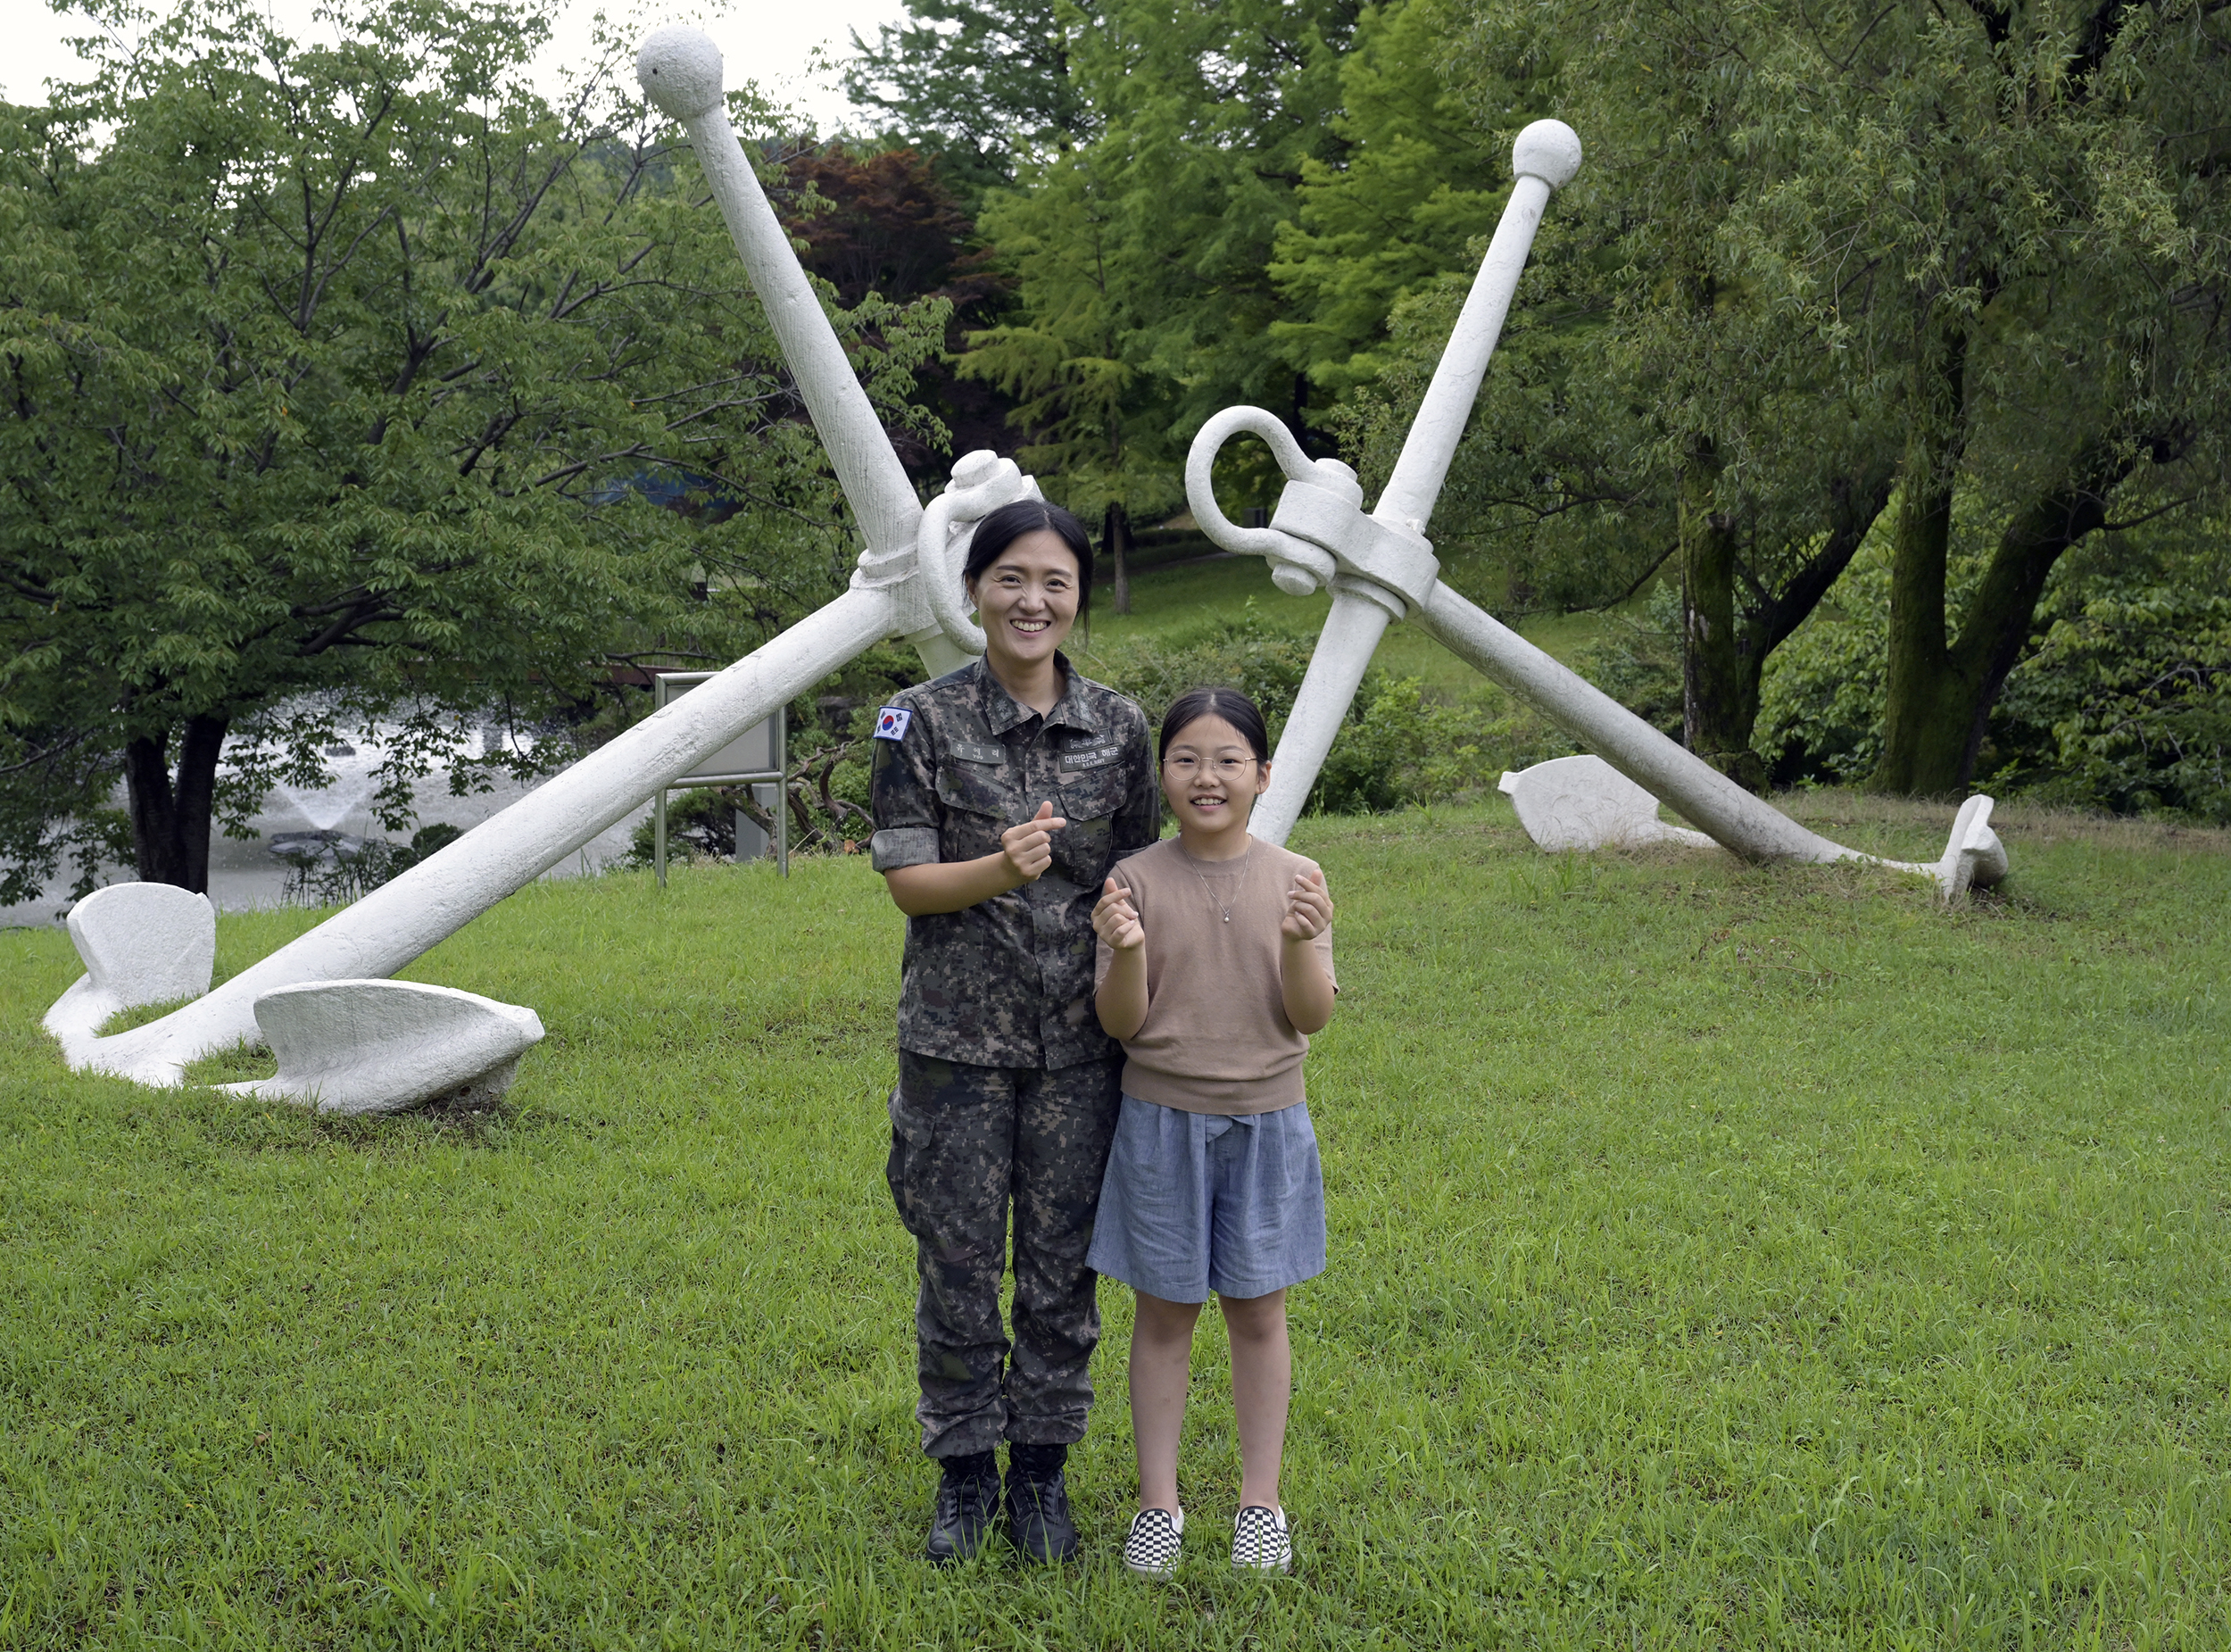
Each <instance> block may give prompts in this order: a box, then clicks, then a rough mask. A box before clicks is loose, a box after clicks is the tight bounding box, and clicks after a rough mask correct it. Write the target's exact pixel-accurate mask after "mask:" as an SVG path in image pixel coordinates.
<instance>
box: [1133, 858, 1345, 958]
mask: <svg viewBox="0 0 2231 1652" xmlns="http://www.w3.org/2000/svg"><path fill="white" fill-rule="evenodd" d="M1331 927H1332V896H1331V892H1330V891H1328V890H1327V889H1326V888H1325V886H1324V874H1323V873H1322V872H1301V873H1297V874H1296V875H1295V877H1294V886H1293V887H1292V888H1291V889H1289V890H1288V891H1287V892H1286V916H1285V917H1282V918H1281V919H1280V920H1279V925H1278V933H1279V934H1281V935H1284V936H1285V937H1286V939H1287V940H1289V941H1314V940H1315V939H1316V938H1317V937H1318V936H1319V935H1321V934H1323V933H1324V932H1325V931H1326V930H1328V929H1330V928H1331ZM1111 944H1113V943H1112V942H1111Z"/></svg>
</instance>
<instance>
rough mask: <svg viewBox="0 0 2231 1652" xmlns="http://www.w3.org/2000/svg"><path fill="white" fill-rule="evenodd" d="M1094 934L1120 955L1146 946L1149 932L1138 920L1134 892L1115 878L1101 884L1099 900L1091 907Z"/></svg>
mask: <svg viewBox="0 0 2231 1652" xmlns="http://www.w3.org/2000/svg"><path fill="white" fill-rule="evenodd" d="M1092 933H1093V934H1097V935H1098V936H1099V938H1100V939H1101V940H1103V941H1105V942H1107V944H1108V946H1109V947H1110V948H1111V949H1113V950H1114V951H1118V952H1128V951H1131V950H1132V948H1133V947H1137V946H1144V945H1145V944H1146V943H1147V931H1146V927H1145V926H1144V925H1142V924H1140V921H1139V909H1138V908H1136V907H1134V906H1132V903H1131V891H1130V890H1128V889H1125V888H1124V886H1123V885H1122V884H1119V883H1117V882H1116V880H1115V879H1114V878H1112V877H1111V878H1109V879H1108V880H1107V882H1106V883H1105V884H1101V885H1100V898H1099V901H1097V902H1096V903H1094V905H1093V908H1092Z"/></svg>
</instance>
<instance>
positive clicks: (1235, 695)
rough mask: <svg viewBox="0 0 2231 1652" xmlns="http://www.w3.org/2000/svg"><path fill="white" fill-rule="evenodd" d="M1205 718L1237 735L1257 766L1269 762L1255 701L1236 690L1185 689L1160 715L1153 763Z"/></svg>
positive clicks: (1266, 736)
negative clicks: (1218, 720)
mask: <svg viewBox="0 0 2231 1652" xmlns="http://www.w3.org/2000/svg"><path fill="white" fill-rule="evenodd" d="M1205 717H1220V718H1223V720H1224V721H1225V722H1227V723H1229V724H1231V725H1232V727H1234V728H1236V729H1238V730H1239V731H1240V739H1242V740H1244V741H1246V742H1247V743H1248V750H1249V751H1253V752H1254V753H1255V760H1256V762H1258V763H1267V762H1269V761H1270V760H1271V734H1270V730H1269V729H1267V728H1265V726H1263V713H1262V710H1261V709H1260V708H1258V707H1257V706H1256V703H1255V701H1252V700H1250V699H1248V697H1247V696H1246V695H1245V694H1243V693H1240V691H1239V690H1238V689H1236V688H1189V689H1187V690H1186V691H1185V692H1184V693H1182V694H1180V695H1179V696H1178V697H1177V698H1176V699H1174V700H1173V701H1170V709H1169V710H1167V711H1165V712H1164V713H1163V714H1162V742H1161V743H1160V744H1159V745H1157V747H1156V748H1155V753H1154V755H1155V758H1156V760H1157V761H1159V760H1161V759H1163V758H1165V757H1167V756H1169V755H1170V742H1171V741H1173V740H1174V739H1176V738H1177V737H1178V736H1179V735H1182V734H1183V733H1184V732H1185V731H1186V730H1187V729H1188V728H1190V726H1192V725H1194V724H1195V723H1198V722H1199V721H1200V720H1201V718H1205Z"/></svg>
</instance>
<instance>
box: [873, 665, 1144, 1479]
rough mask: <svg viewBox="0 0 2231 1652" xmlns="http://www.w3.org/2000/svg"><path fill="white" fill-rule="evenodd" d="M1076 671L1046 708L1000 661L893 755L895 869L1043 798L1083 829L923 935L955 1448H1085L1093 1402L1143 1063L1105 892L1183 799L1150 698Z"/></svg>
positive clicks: (927, 1319) (882, 803)
mask: <svg viewBox="0 0 2231 1652" xmlns="http://www.w3.org/2000/svg"><path fill="white" fill-rule="evenodd" d="M1062 666H1063V670H1064V674H1065V677H1066V688H1065V690H1064V691H1063V693H1062V696H1061V699H1060V701H1058V702H1057V704H1056V705H1055V707H1054V709H1053V710H1052V711H1050V712H1049V713H1048V714H1047V715H1045V716H1044V717H1042V718H1041V716H1040V715H1039V714H1038V713H1037V712H1035V711H1033V710H1030V709H1029V708H1027V707H1024V706H1021V705H1018V704H1016V701H1014V699H1013V698H1012V697H1011V696H1009V695H1008V693H1007V691H1006V690H1005V689H1003V688H1001V687H1000V686H999V682H998V680H997V679H996V678H995V677H992V675H991V672H989V671H988V670H986V669H985V668H984V666H983V662H982V661H981V660H978V661H976V662H975V663H974V664H971V665H967V666H964V667H963V668H961V669H959V670H958V671H955V672H952V673H951V674H950V675H949V676H946V677H940V678H938V679H937V681H935V682H933V683H927V684H924V685H921V686H919V687H916V688H910V689H908V690H907V691H906V692H905V693H902V694H900V696H899V697H898V698H897V700H895V701H893V702H892V709H894V710H897V711H899V712H900V713H903V714H904V715H903V716H900V717H896V718H894V717H892V715H890V712H889V711H887V712H886V714H885V716H884V718H883V723H882V726H881V727H880V728H879V733H878V738H877V739H876V741H875V779H874V792H875V843H874V852H875V869H876V870H877V871H879V872H888V871H891V870H892V869H894V868H899V867H907V866H920V865H924V864H926V863H930V862H936V861H950V860H974V859H980V858H982V857H983V856H985V855H991V854H997V853H998V852H999V847H1000V844H999V834H1000V833H1002V832H1003V831H1005V830H1007V828H1008V827H1009V826H1018V825H1020V824H1021V823H1022V822H1024V821H1025V820H1028V819H1030V818H1032V817H1033V815H1035V814H1036V813H1037V812H1038V806H1039V805H1040V804H1041V802H1048V801H1050V802H1051V803H1052V804H1053V806H1054V812H1055V813H1056V814H1057V815H1059V816H1061V817H1063V818H1066V820H1067V821H1068V823H1069V824H1068V825H1067V826H1066V827H1065V828H1063V829H1062V830H1061V831H1058V832H1057V833H1055V834H1053V840H1052V846H1053V864H1052V865H1051V866H1050V867H1049V868H1047V869H1046V871H1045V873H1044V874H1043V875H1042V876H1040V877H1039V878H1038V880H1037V881H1036V882H1035V883H1031V884H1024V885H1023V886H1022V887H1021V888H1019V889H1015V890H1010V891H1008V892H1006V893H1005V894H999V895H995V896H993V897H992V898H991V900H989V901H980V902H978V903H977V904H976V905H975V906H972V907H969V908H966V909H964V910H962V911H958V912H946V913H939V914H936V915H934V916H932V917H916V918H910V919H908V923H907V948H906V961H905V965H904V979H903V984H902V986H901V988H900V1000H899V1050H900V1057H899V1087H898V1089H896V1090H895V1091H893V1092H892V1097H891V1124H892V1141H891V1162H890V1166H889V1171H888V1174H889V1178H890V1182H891V1191H892V1198H893V1199H894V1200H896V1201H897V1203H898V1206H899V1215H900V1220H901V1221H903V1222H904V1223H905V1224H906V1226H907V1231H908V1233H912V1234H913V1235H914V1237H915V1241H916V1268H917V1270H918V1272H919V1274H920V1276H921V1293H920V1296H919V1298H918V1299H917V1305H916V1313H915V1325H916V1339H917V1344H918V1349H919V1354H920V1375H921V1387H922V1399H921V1404H920V1406H919V1407H918V1408H917V1415H919V1416H920V1418H921V1421H922V1444H923V1449H925V1450H926V1451H927V1452H929V1454H930V1455H931V1456H933V1457H955V1456H961V1455H966V1454H967V1453H971V1452H976V1451H988V1450H990V1449H992V1448H993V1447H994V1446H996V1445H997V1444H998V1443H999V1440H1001V1439H1007V1440H1016V1441H1019V1442H1023V1443H1027V1444H1033V1445H1057V1444H1066V1443H1069V1442H1073V1441H1074V1440H1080V1439H1082V1437H1083V1434H1084V1419H1085V1412H1086V1409H1087V1407H1090V1405H1091V1399H1092V1384H1091V1377H1090V1375H1089V1374H1088V1372H1087V1369H1086V1366H1087V1362H1088V1360H1089V1359H1090V1357H1091V1352H1092V1349H1093V1346H1094V1345H1095V1344H1096V1343H1097V1342H1098V1341H1099V1330H1100V1327H1099V1310H1098V1308H1097V1307H1095V1306H1094V1302H1093V1288H1094V1285H1095V1283H1097V1282H1096V1278H1095V1275H1094V1274H1092V1273H1091V1270H1089V1269H1088V1268H1087V1267H1086V1266H1084V1252H1085V1249H1086V1247H1087V1245H1088V1244H1089V1243H1090V1242H1091V1236H1092V1217H1093V1213H1094V1211H1095V1210H1096V1209H1097V1208H1098V1206H1099V1193H1100V1175H1101V1172H1102V1171H1103V1169H1105V1167H1106V1166H1107V1149H1108V1143H1109V1141H1110V1140H1111V1139H1112V1138H1113V1136H1114V1133H1115V1128H1116V1111H1117V1108H1119V1106H1120V1105H1121V1094H1120V1092H1119V1090H1118V1088H1117V1081H1118V1075H1119V1074H1120V1072H1121V1056H1120V1052H1119V1050H1117V1048H1116V1045H1115V1044H1114V1042H1112V1041H1111V1040H1109V1038H1108V1037H1107V1034H1104V1033H1102V1032H1101V1031H1100V1025H1099V1017H1097V1015H1096V1014H1095V1013H1094V1010H1093V1007H1092V965H1093V935H1092V917H1091V914H1092V903H1093V902H1094V901H1096V900H1098V899H1099V888H1100V881H1101V880H1102V879H1103V878H1104V877H1106V876H1107V868H1109V867H1110V866H1112V865H1113V864H1114V863H1115V861H1116V859H1117V857H1119V856H1121V855H1124V854H1127V853H1129V852H1131V851H1133V850H1138V849H1143V848H1144V847H1146V845H1147V844H1149V843H1152V842H1153V841H1154V840H1155V837H1156V835H1157V834H1158V832H1159V831H1160V828H1161V797H1160V794H1159V793H1158V792H1157V789H1156V786H1155V776H1154V767H1153V760H1152V758H1151V756H1150V755H1149V751H1148V749H1147V720H1146V718H1145V717H1144V715H1142V714H1141V713H1140V710H1139V708H1138V707H1137V706H1136V705H1133V704H1132V702H1131V701H1128V700H1126V699H1124V697H1123V696H1122V695H1121V694H1118V693H1116V692H1115V691H1114V690H1112V689H1108V688H1104V687H1102V686H1101V685H1099V684H1097V683H1092V682H1089V681H1087V680H1086V679H1085V678H1083V677H1079V676H1078V675H1076V673H1075V672H1074V671H1072V670H1070V669H1069V668H1068V662H1067V661H1066V660H1063V662H1062ZM894 734H895V737H894ZM1010 1202H1011V1203H1012V1204H1013V1206H1014V1209H1015V1237H1014V1246H1015V1327H1014V1330H1015V1341H1014V1344H1013V1348H1012V1357H1010V1349H1009V1345H1008V1341H1007V1338H1006V1336H1005V1334H1004V1332H1003V1330H1002V1327H1001V1324H1000V1318H999V1282H1000V1276H1001V1274H1003V1272H1004V1271H1005V1267H1006V1261H1007V1249H1008V1237H1007V1225H1008V1206H1009V1204H1010Z"/></svg>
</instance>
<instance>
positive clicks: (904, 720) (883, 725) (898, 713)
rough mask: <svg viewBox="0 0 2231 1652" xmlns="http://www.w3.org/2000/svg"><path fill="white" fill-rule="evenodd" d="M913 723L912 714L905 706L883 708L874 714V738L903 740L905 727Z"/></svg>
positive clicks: (905, 731)
mask: <svg viewBox="0 0 2231 1652" xmlns="http://www.w3.org/2000/svg"><path fill="white" fill-rule="evenodd" d="M913 721H914V713H913V711H912V710H909V709H908V707H906V706H885V707H884V708H883V710H881V711H878V712H877V713H876V714H875V738H876V739H878V740H904V739H905V738H906V737H907V725H908V724H909V723H911V722H913Z"/></svg>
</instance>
